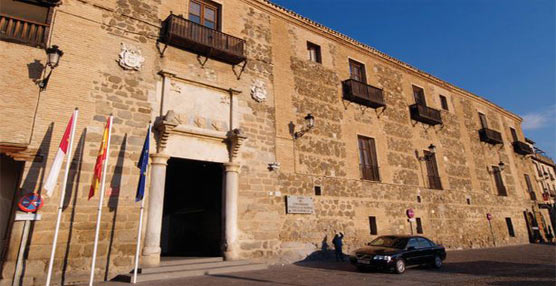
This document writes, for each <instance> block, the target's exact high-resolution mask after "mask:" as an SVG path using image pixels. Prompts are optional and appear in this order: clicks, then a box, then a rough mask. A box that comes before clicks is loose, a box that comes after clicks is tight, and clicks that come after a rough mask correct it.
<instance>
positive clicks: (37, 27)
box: [0, 14, 49, 48]
mask: <svg viewBox="0 0 556 286" xmlns="http://www.w3.org/2000/svg"><path fill="white" fill-rule="evenodd" d="M48 27H49V25H47V24H43V23H38V22H33V21H29V20H24V19H20V18H16V17H12V16H8V15H4V14H0V39H1V40H4V41H9V42H16V43H21V44H25V45H29V46H33V47H43V48H44V47H45V44H46V39H47V34H48Z"/></svg>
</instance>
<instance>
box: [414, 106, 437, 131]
mask: <svg viewBox="0 0 556 286" xmlns="http://www.w3.org/2000/svg"><path fill="white" fill-rule="evenodd" d="M409 112H410V114H411V119H413V120H415V121H419V122H423V123H425V124H429V125H433V126H434V125H437V124H442V117H441V116H440V110H437V109H434V108H430V107H428V106H426V105H423V104H413V105H410V106H409Z"/></svg>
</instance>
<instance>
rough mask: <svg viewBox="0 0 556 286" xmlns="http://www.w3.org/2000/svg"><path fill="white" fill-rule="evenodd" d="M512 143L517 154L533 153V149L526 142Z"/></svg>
mask: <svg viewBox="0 0 556 286" xmlns="http://www.w3.org/2000/svg"><path fill="white" fill-rule="evenodd" d="M512 145H514V151H515V152H516V153H517V154H520V155H529V154H533V149H531V146H529V144H527V143H525V142H521V141H514V142H513V143H512Z"/></svg>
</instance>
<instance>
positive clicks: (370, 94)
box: [342, 79, 386, 108]
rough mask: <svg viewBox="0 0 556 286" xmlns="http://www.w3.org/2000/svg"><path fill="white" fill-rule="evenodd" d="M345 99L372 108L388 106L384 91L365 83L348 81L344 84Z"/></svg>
mask: <svg viewBox="0 0 556 286" xmlns="http://www.w3.org/2000/svg"><path fill="white" fill-rule="evenodd" d="M342 87H343V90H344V99H346V100H349V101H353V102H356V103H359V104H361V105H365V106H368V107H372V108H379V107H384V106H386V103H384V95H383V93H382V89H380V88H377V87H374V86H372V85H368V84H366V83H364V82H361V81H358V80H354V79H348V80H345V81H343V82H342Z"/></svg>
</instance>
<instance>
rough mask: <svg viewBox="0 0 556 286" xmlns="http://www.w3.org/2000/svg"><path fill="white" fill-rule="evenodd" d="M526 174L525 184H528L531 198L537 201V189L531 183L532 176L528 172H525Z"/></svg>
mask: <svg viewBox="0 0 556 286" xmlns="http://www.w3.org/2000/svg"><path fill="white" fill-rule="evenodd" d="M524 176H525V184H526V185H527V192H528V193H529V196H530V197H531V200H533V201H535V200H537V196H536V194H535V190H533V184H531V178H530V177H529V175H527V174H524Z"/></svg>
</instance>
